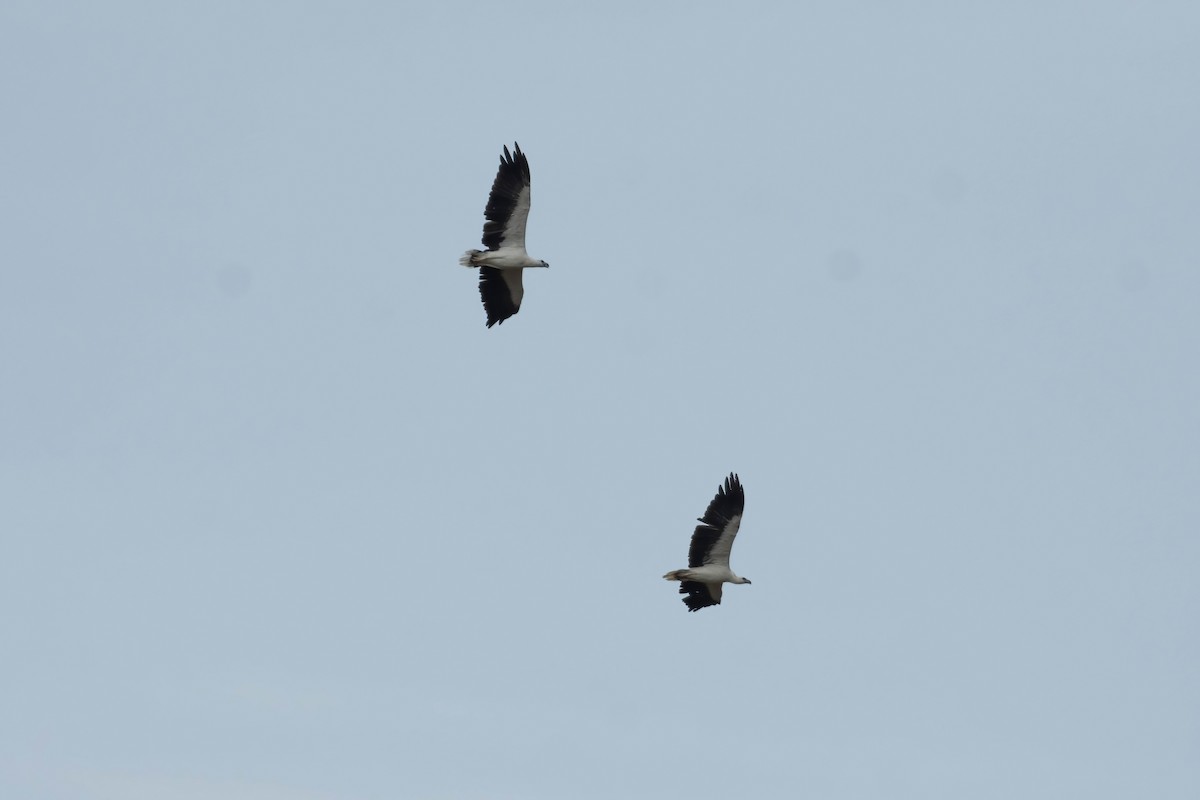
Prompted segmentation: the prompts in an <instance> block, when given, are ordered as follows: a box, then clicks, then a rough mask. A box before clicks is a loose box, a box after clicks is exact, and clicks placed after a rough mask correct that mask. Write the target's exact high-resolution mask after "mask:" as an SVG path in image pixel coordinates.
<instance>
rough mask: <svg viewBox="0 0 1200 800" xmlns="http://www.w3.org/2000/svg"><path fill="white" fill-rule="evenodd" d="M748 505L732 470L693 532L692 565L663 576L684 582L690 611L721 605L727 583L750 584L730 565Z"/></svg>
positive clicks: (690, 556)
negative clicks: (723, 587)
mask: <svg viewBox="0 0 1200 800" xmlns="http://www.w3.org/2000/svg"><path fill="white" fill-rule="evenodd" d="M745 505H746V493H745V492H744V491H743V490H742V483H741V481H739V480H738V476H737V475H736V474H735V473H730V474H729V477H728V478H726V479H725V485H724V486H718V487H717V495H716V497H714V498H713V499H712V502H711V503H709V504H708V510H707V511H705V512H704V516H703V517H700V518H699V519H698V521H699V522H700V524H699V525H697V526H696V531H695V533H693V534H692V546H691V549H690V550H688V568H687V569H676V570H671V571H670V572H668V573H667V574H666V575H663V577H664V578H666V579H667V580H669V581H680V584H679V593H680V594H682V595H687V596H686V597H684V598H683V602H684V603H686V604H687V607H688V611H699V610H700V609H702V608H707V607H708V606H717V605H720V604H721V588H722V587H721V584H723V583H750V581H748V580H746V579H745V578H743V577H740V576H738V575H734V574H733V570H731V569H730V568H729V551H730V550H731V549H733V540H734V537H736V536H737V532H738V528H739V527H740V526H741V524H742V509H743V508H744V507H745Z"/></svg>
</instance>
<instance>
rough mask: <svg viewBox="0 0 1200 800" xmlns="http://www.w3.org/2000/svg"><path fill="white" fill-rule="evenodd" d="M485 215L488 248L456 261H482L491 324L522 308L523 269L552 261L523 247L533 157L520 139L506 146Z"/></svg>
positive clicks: (481, 274) (483, 294) (483, 295)
mask: <svg viewBox="0 0 1200 800" xmlns="http://www.w3.org/2000/svg"><path fill="white" fill-rule="evenodd" d="M484 217H485V218H486V220H487V221H486V222H484V223H483V246H484V247H486V248H487V249H486V250H468V251H467V252H466V253H464V254H463V257H462V258H460V259H459V260H458V263H460V264H462V265H463V266H464V267H479V296H480V297H481V298H482V299H483V310H484V311H485V312H487V326H488V327H489V328H490V327H492V326H493V325H495V324H496V323H498V322H504V320H506V319H508V318H509V317H511V316H512V315H513V314H516V313H517V312H518V311H519V310H520V309H521V298H522V297H523V296H524V295H525V289H524V287H522V285H521V275H522V273H524V271H525V269H526V268H527V267H549V266H550V265H549V264H547V263H546V262H545V261H539V260H537V259H535V258H530V257H529V253H527V252H525V223H526V221H527V220H528V219H529V160H528V159H526V158H525V154H524V153H522V152H521V147H520V145H518V144H517V143H516V142H514V143H513V152H512V153H509V152H508V145H505V146H504V155H502V156H500V169H499V170H497V172H496V180H495V181H494V182H493V183H492V193H491V194H490V195H489V196H488V203H487V209H486V210H485V211H484Z"/></svg>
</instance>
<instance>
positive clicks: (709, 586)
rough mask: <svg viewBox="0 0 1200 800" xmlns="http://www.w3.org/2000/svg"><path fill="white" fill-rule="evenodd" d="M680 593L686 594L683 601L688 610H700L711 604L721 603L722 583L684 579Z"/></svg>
mask: <svg viewBox="0 0 1200 800" xmlns="http://www.w3.org/2000/svg"><path fill="white" fill-rule="evenodd" d="M679 593H680V594H686V595H687V597H685V598H683V602H684V603H685V604H686V605H687V607H688V611H699V610H700V609H702V608H708V607H709V606H719V605H721V584H719V583H701V582H700V581H683V582H681V583H680V584H679Z"/></svg>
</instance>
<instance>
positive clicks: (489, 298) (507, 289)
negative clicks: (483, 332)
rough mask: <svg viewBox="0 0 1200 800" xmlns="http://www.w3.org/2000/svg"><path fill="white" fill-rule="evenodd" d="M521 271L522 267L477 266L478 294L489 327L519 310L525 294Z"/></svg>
mask: <svg viewBox="0 0 1200 800" xmlns="http://www.w3.org/2000/svg"><path fill="white" fill-rule="evenodd" d="M523 272H525V270H523V269H496V268H495V267H480V268H479V296H480V297H481V298H483V310H484V311H486V312H487V318H488V319H487V326H488V327H489V328H490V327H492V326H493V325H495V324H496V323H497V322H504V320H506V319H508V318H509V317H511V316H512V315H513V314H515V313H517V311H519V310H520V308H521V298H522V297H524V296H525V288H524V287H523V286H522V285H521V274H522V273H523Z"/></svg>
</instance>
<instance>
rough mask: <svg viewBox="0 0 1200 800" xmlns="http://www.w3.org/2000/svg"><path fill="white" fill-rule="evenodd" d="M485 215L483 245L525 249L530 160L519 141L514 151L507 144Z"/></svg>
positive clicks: (491, 247) (515, 144) (514, 146)
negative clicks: (509, 149) (510, 150)
mask: <svg viewBox="0 0 1200 800" xmlns="http://www.w3.org/2000/svg"><path fill="white" fill-rule="evenodd" d="M484 216H485V217H487V222H485V223H483V246H484V247H486V248H487V249H488V250H499V249H500V248H501V247H519V248H522V249H524V247H525V221H526V220H527V219H529V160H528V159H526V158H525V154H524V153H522V152H521V147H520V145H518V144H517V143H516V142H513V152H512V153H511V154H510V153H509V152H508V145H505V146H504V155H502V156H500V169H499V170H498V171H497V172H496V180H495V181H494V182H493V183H492V193H491V194H490V195H488V204H487V210H486V211H484Z"/></svg>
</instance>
